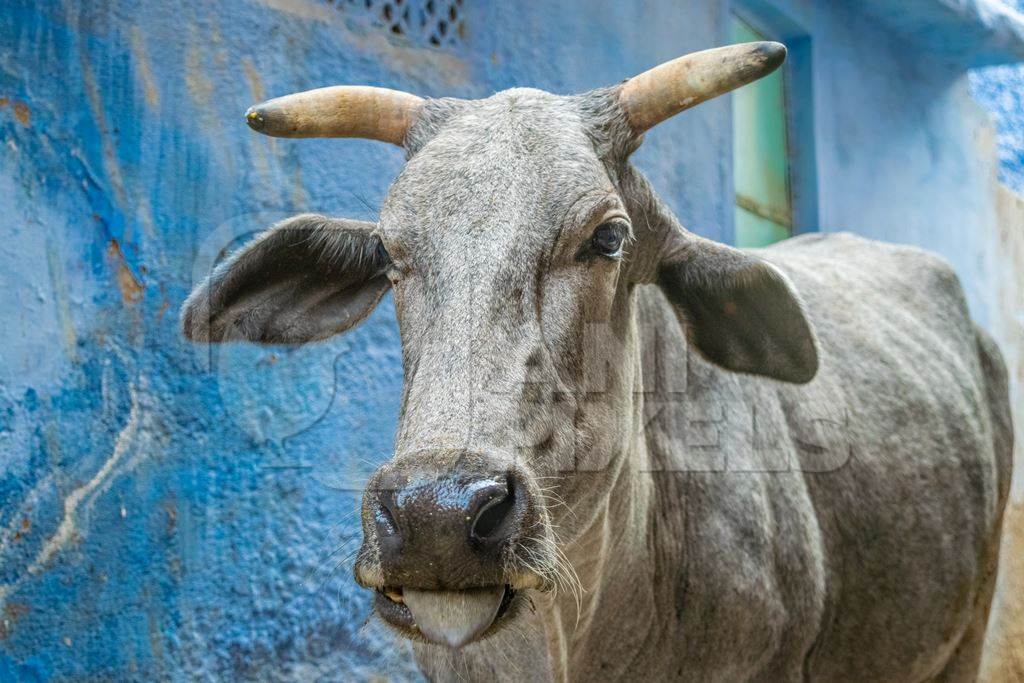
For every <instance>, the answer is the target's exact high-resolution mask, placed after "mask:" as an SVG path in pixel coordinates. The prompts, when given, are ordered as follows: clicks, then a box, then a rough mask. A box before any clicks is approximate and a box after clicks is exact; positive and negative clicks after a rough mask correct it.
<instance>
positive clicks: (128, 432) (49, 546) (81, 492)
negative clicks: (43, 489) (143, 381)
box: [28, 387, 139, 574]
mask: <svg viewBox="0 0 1024 683" xmlns="http://www.w3.org/2000/svg"><path fill="white" fill-rule="evenodd" d="M128 393H129V395H130V396H131V400H132V407H131V410H130V411H129V413H128V422H127V424H125V426H124V428H123V429H122V430H121V432H120V433H119V434H118V435H117V440H116V441H115V442H114V451H113V452H112V453H111V454H110V457H109V458H107V460H106V462H104V463H103V466H102V467H100V469H99V471H97V472H96V474H95V475H93V478H92V479H90V480H89V481H88V482H87V483H85V484H83V485H82V486H79V487H78V488H77V489H75V490H74V491H72V492H71V493H70V494H68V497H67V498H65V499H64V518H63V519H62V520H61V522H60V526H58V527H57V533H55V534H54V535H53V536H51V537H50V539H49V540H48V541H47V542H46V543H44V544H43V547H42V549H41V550H40V551H39V554H38V555H37V556H36V559H35V561H33V562H32V564H31V565H29V568H28V572H29V573H30V574H36V573H38V572H39V571H40V570H41V569H43V568H44V567H45V566H46V564H47V563H48V562H49V561H50V560H51V559H52V558H53V556H54V555H56V554H57V553H58V552H59V551H60V550H61V549H63V548H64V547H65V546H66V545H67V544H68V542H70V541H71V539H73V538H74V537H75V535H76V534H77V532H78V508H79V506H80V505H81V504H82V502H83V501H85V500H86V499H87V498H89V497H90V496H91V494H92V493H93V492H94V491H95V490H96V489H98V488H99V487H100V486H101V485H103V484H104V483H105V482H106V481H107V479H108V478H110V476H111V473H112V472H113V471H114V468H115V467H116V466H117V464H118V462H120V461H121V459H122V458H124V456H125V453H127V452H128V446H129V445H130V444H131V442H132V439H134V438H135V434H136V432H137V431H138V424H139V401H138V397H137V396H136V395H135V388H134V387H129V388H128ZM91 502H92V501H91V500H90V501H89V504H91Z"/></svg>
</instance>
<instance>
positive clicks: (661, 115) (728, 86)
mask: <svg viewBox="0 0 1024 683" xmlns="http://www.w3.org/2000/svg"><path fill="white" fill-rule="evenodd" d="M785 60H786V46H785V45H783V44H782V43H773V42H767V41H765V42H758V43H741V44H739V45H726V46H725V47H716V48H714V49H711V50H704V51H702V52H694V53H692V54H688V55H685V56H683V57H679V58H678V59H673V60H672V61H671V62H665V63H664V64H660V65H658V66H656V67H654V68H653V69H650V70H648V71H645V72H643V73H642V74H640V75H639V76H634V77H633V78H630V79H629V80H627V81H625V82H624V83H622V84H621V85H620V86H619V87H618V93H619V104H620V105H622V107H623V108H624V109H625V110H626V116H627V117H628V119H629V123H630V125H631V126H632V127H633V130H634V131H635V132H636V133H638V134H639V133H642V132H644V131H645V130H647V129H648V128H651V127H653V126H656V125H657V124H659V123H661V122H662V121H664V120H665V119H667V118H669V117H672V116H675V115H676V114H678V113H679V112H681V111H683V110H685V109H689V108H690V107H695V106H697V105H698V104H700V103H701V102H704V101H706V100H710V99H711V98H712V97H718V96H719V95H724V94H725V93H727V92H729V91H730V90H735V89H736V88H738V87H740V86H741V85H746V84H747V83H750V82H751V81H756V80H757V79H759V78H761V77H762V76H767V75H768V74H770V73H771V72H773V71H775V69H777V68H778V67H779V65H780V64H782V62H784V61H785Z"/></svg>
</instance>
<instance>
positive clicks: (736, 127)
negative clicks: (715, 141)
mask: <svg viewBox="0 0 1024 683" xmlns="http://www.w3.org/2000/svg"><path fill="white" fill-rule="evenodd" d="M730 37H731V39H732V42H734V43H747V42H752V41H758V40H767V39H768V38H767V37H766V36H765V35H764V34H763V33H761V32H760V31H758V30H757V29H755V28H754V27H753V26H751V25H750V24H749V23H748V22H746V21H744V20H743V19H742V18H740V17H738V16H736V15H735V14H733V15H730ZM732 98H733V100H732V127H733V184H734V188H735V223H734V226H735V238H734V241H735V243H736V246H739V247H763V246H767V245H769V244H772V243H773V242H778V241H779V240H783V239H786V238H787V237H790V236H791V235H792V234H793V199H792V190H791V177H790V149H789V140H788V135H787V128H788V125H787V100H786V82H785V70H784V69H779V70H777V71H775V72H774V73H772V74H770V75H768V76H765V77H764V78H762V79H760V80H758V81H755V82H754V83H751V84H750V85H747V86H745V87H743V88H740V89H738V90H736V91H734V92H733V95H732Z"/></svg>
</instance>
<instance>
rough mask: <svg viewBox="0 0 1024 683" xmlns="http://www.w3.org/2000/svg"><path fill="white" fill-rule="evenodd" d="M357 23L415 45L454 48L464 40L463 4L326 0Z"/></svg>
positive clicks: (452, 1) (427, 0)
mask: <svg viewBox="0 0 1024 683" xmlns="http://www.w3.org/2000/svg"><path fill="white" fill-rule="evenodd" d="M327 3H328V4H330V5H334V6H335V7H336V8H337V9H338V11H340V12H343V13H345V15H346V16H349V17H351V18H352V19H354V20H356V21H361V22H366V23H369V24H372V25H374V26H377V27H379V28H382V29H384V30H386V31H388V32H390V33H391V34H392V35H395V36H402V37H404V38H405V39H406V40H408V41H409V42H411V43H414V44H416V45H432V46H434V47H453V46H456V45H460V44H462V42H463V38H464V37H465V31H466V25H465V22H464V21H463V18H462V0H327Z"/></svg>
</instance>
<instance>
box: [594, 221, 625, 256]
mask: <svg viewBox="0 0 1024 683" xmlns="http://www.w3.org/2000/svg"><path fill="white" fill-rule="evenodd" d="M628 236H629V226H628V225H627V224H626V221H624V220H622V219H621V218H616V219H613V220H610V221H608V222H607V223H602V224H601V225H599V226H597V230H595V231H594V235H593V237H591V238H590V243H591V245H592V246H593V248H594V251H595V252H596V253H598V254H600V255H601V256H606V257H608V258H619V257H620V256H622V245H623V244H625V242H626V238H627V237H628Z"/></svg>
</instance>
